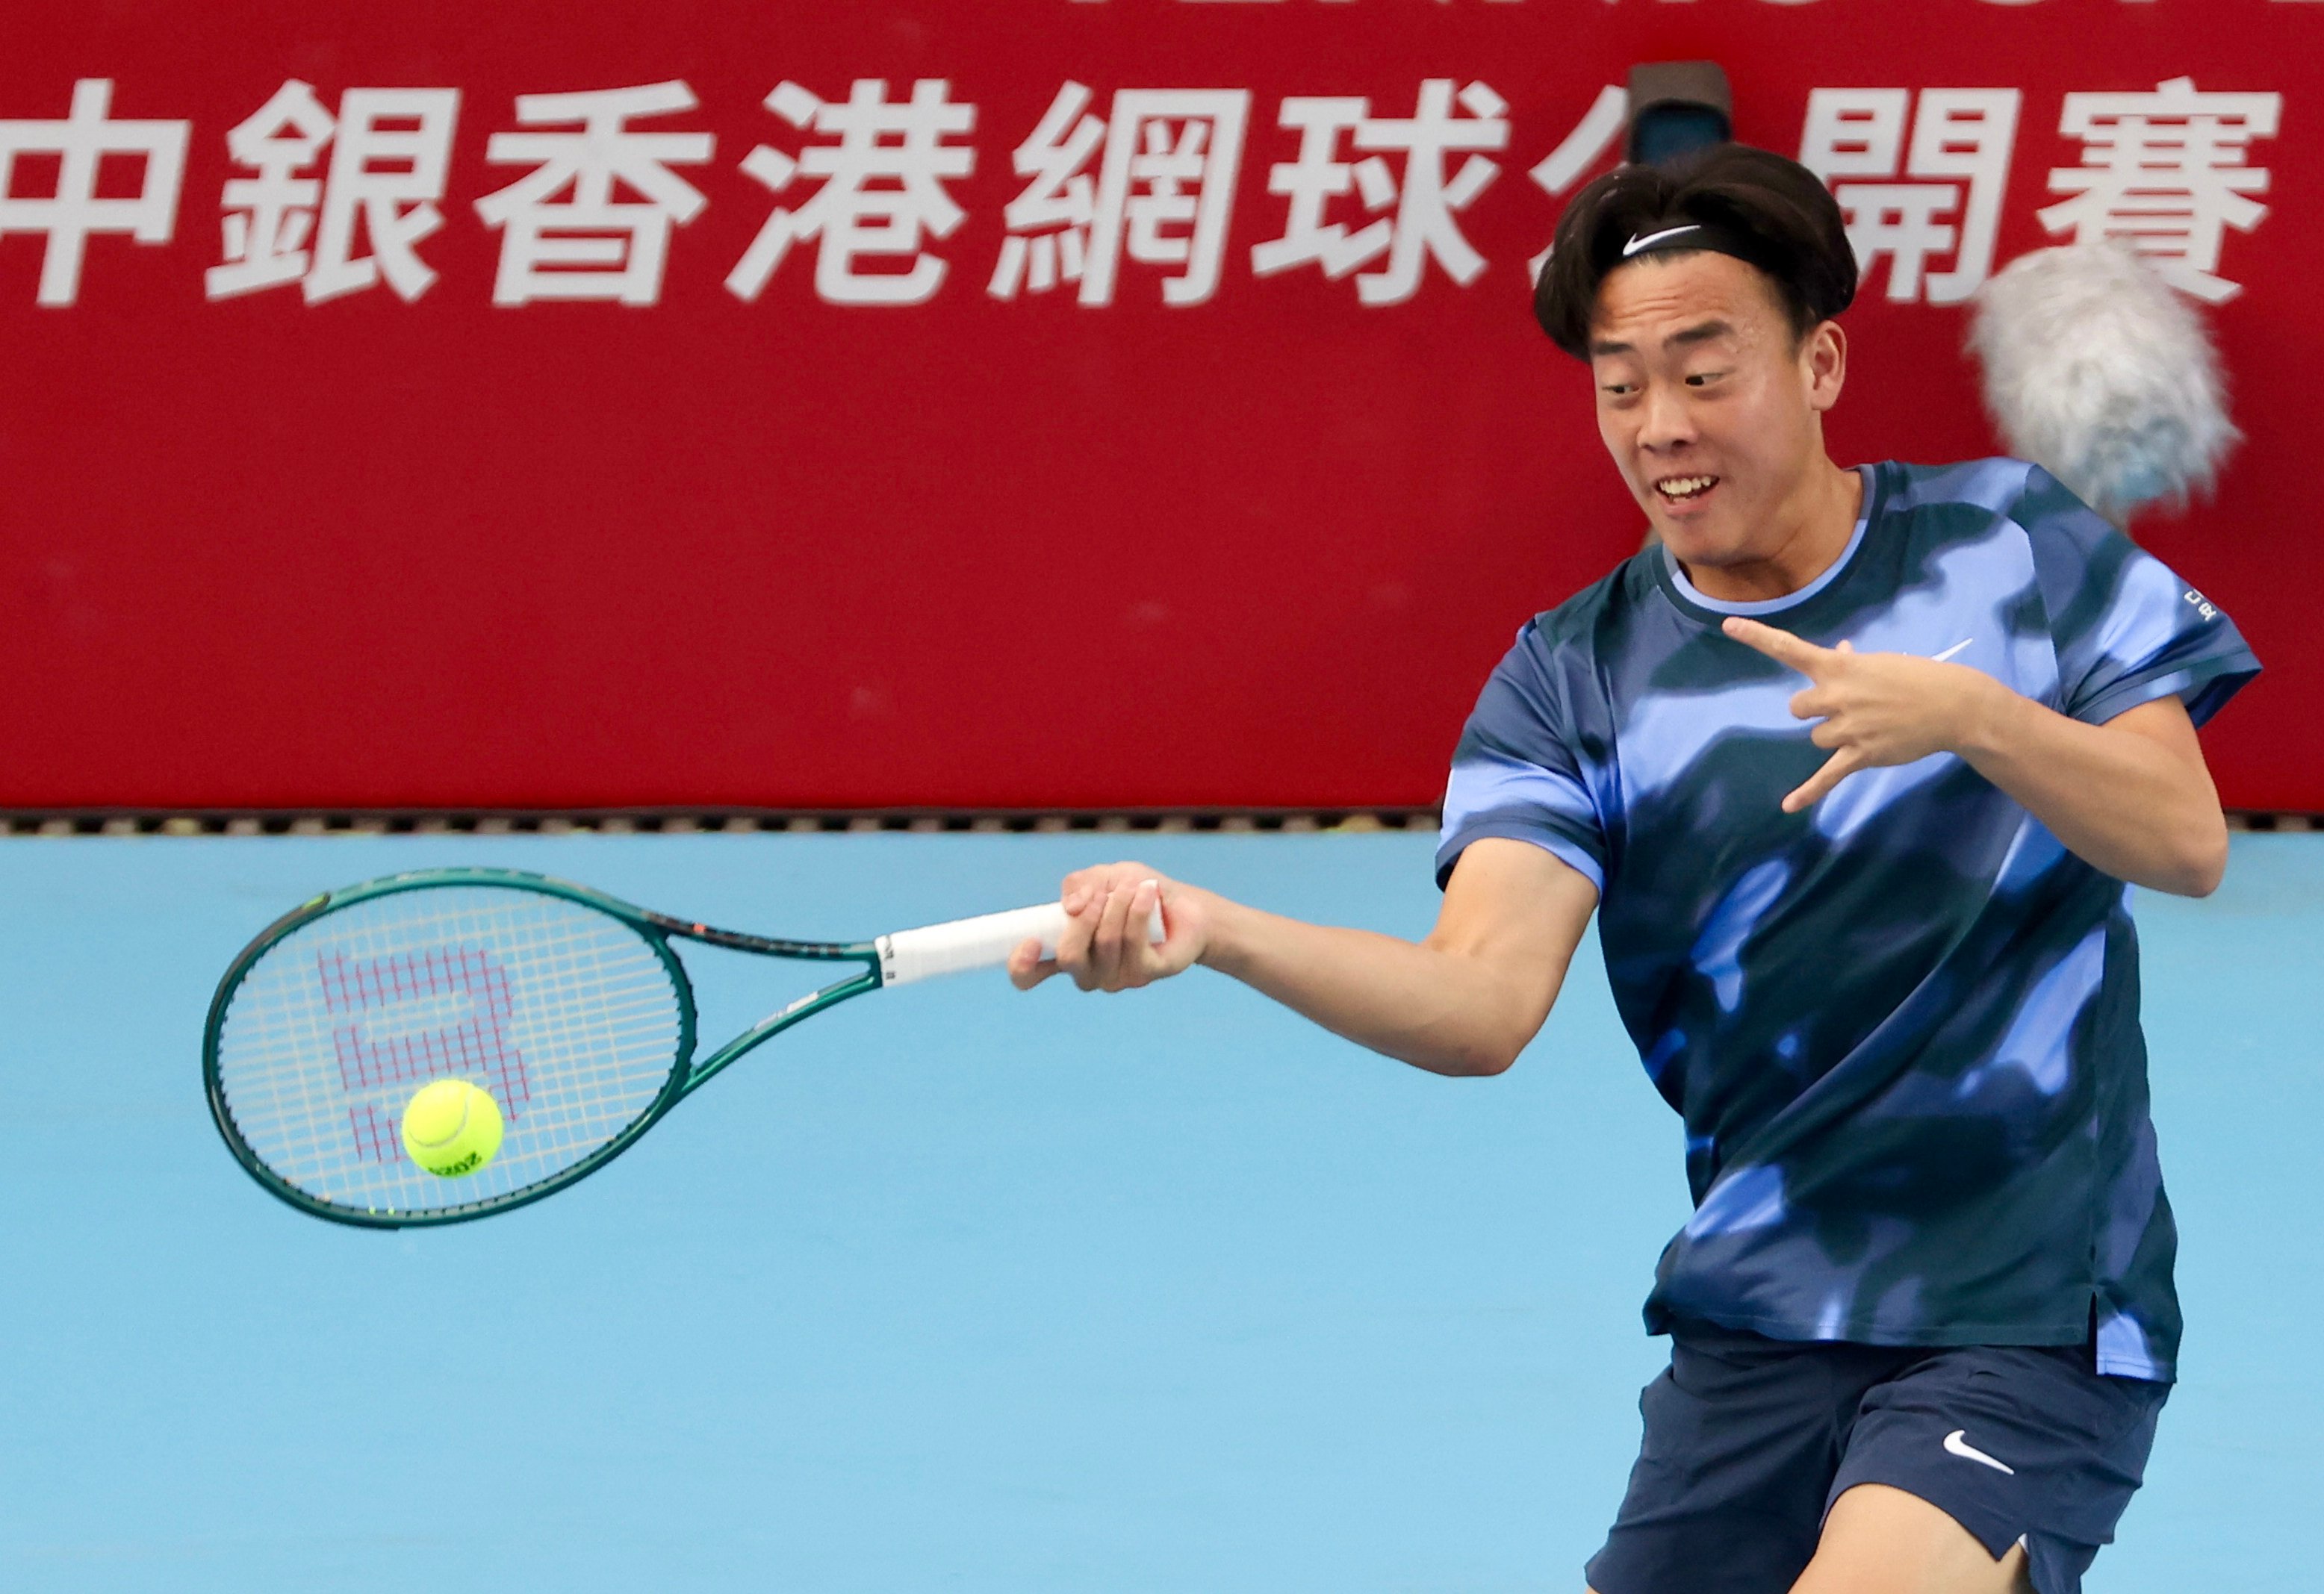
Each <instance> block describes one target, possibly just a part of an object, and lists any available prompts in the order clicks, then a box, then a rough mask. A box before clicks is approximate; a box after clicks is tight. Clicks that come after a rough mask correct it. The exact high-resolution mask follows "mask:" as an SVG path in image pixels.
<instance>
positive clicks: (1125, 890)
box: [1010, 862, 1171, 990]
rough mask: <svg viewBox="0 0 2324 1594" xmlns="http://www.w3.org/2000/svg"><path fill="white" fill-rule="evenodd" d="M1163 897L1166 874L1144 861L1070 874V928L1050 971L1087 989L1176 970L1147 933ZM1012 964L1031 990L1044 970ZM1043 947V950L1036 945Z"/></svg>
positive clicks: (1065, 894) (1119, 986) (1066, 897)
mask: <svg viewBox="0 0 2324 1594" xmlns="http://www.w3.org/2000/svg"><path fill="white" fill-rule="evenodd" d="M1161 899H1162V880H1161V877H1160V876H1159V875H1158V874H1157V873H1156V872H1155V871H1153V870H1150V869H1148V868H1146V867H1145V866H1144V865H1142V864H1139V863H1128V862H1125V863H1114V864H1108V865H1106V866H1104V867H1102V868H1099V869H1089V870H1083V871H1078V872H1076V873H1074V874H1071V875H1068V876H1066V877H1065V888H1064V889H1063V891H1062V893H1061V894H1060V900H1061V901H1062V902H1063V904H1064V906H1065V916H1066V917H1065V931H1064V933H1063V934H1062V935H1059V936H1058V938H1057V950H1056V956H1055V957H1054V958H1053V959H1051V960H1050V961H1049V963H1048V964H1047V965H1046V967H1047V969H1048V970H1050V971H1053V972H1058V973H1064V974H1068V975H1070V976H1072V978H1073V981H1074V984H1075V985H1077V986H1079V987H1080V988H1081V989H1082V990H1130V989H1131V988H1132V987H1134V986H1139V985H1144V984H1147V983H1148V982H1149V981H1153V980H1155V979H1157V978H1158V977H1159V976H1161V975H1163V974H1165V973H1168V972H1171V971H1170V970H1169V969H1168V968H1167V966H1166V959H1165V958H1164V957H1163V956H1162V955H1161V954H1160V953H1159V952H1158V951H1157V949H1156V947H1155V946H1154V944H1153V943H1152V941H1151V939H1150V938H1149V935H1148V928H1149V926H1150V925H1151V924H1152V922H1153V915H1154V911H1155V908H1157V905H1158V904H1159V903H1160V901H1161ZM1023 950H1024V949H1023V948H1021V947H1020V948H1019V955H1018V956H1012V957H1011V959H1010V979H1011V980H1012V981H1017V983H1018V984H1019V988H1020V989H1024V990H1030V989H1031V988H1032V986H1033V985H1034V984H1037V983H1038V982H1039V980H1040V979H1041V978H1044V977H1046V975H1045V974H1042V973H1039V972H1037V971H1038V970H1040V969H1042V968H1043V967H1044V965H1042V964H1040V963H1037V962H1036V963H1028V964H1026V965H1025V966H1024V969H1023V973H1022V975H1021V976H1020V974H1019V956H1021V954H1022V953H1023ZM1036 950H1037V948H1036Z"/></svg>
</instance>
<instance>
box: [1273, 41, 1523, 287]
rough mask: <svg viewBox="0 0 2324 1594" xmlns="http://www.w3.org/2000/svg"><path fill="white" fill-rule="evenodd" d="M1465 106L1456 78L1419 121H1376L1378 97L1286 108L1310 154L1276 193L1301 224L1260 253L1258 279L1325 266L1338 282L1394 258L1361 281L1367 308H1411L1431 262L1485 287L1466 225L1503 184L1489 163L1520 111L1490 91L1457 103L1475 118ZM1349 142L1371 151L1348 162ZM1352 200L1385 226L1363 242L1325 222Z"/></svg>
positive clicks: (1276, 181) (1440, 82)
mask: <svg viewBox="0 0 2324 1594" xmlns="http://www.w3.org/2000/svg"><path fill="white" fill-rule="evenodd" d="M1455 98H1456V96H1455V95H1454V93H1453V89H1452V78H1427V79H1426V80H1425V81H1424V82H1423V83H1422V84H1421V86H1420V95H1419V100H1418V104H1417V106H1416V108H1415V109H1414V112H1413V115H1411V116H1410V117H1408V118H1401V119H1398V118H1391V117H1386V116H1374V115H1372V114H1371V101H1370V100H1369V99H1367V98H1349V97H1334V98H1291V99H1286V100H1285V101H1284V102H1283V107H1282V111H1281V114H1280V122H1281V124H1282V125H1283V126H1285V127H1291V128H1296V129H1298V130H1299V154H1298V158H1297V159H1296V160H1293V161H1280V162H1278V163H1277V165H1276V167H1275V168H1274V170H1272V171H1270V172H1269V173H1268V182H1267V187H1268V192H1269V193H1273V194H1281V195H1283V196H1285V197H1286V198H1288V199H1289V200H1290V202H1291V204H1290V213H1289V215H1288V217H1287V218H1286V222H1285V226H1284V233H1283V236H1281V237H1279V238H1277V239H1275V240H1273V241H1272V242H1270V243H1266V244H1259V245H1257V246H1256V247H1255V248H1253V249H1252V250H1251V252H1250V264H1251V270H1252V272H1254V273H1256V274H1258V275H1259V276H1262V277H1264V276H1268V275H1271V274H1272V273H1274V272H1285V271H1289V270H1291V269H1292V268H1294V267H1296V266H1303V265H1316V266H1320V267H1322V268H1323V274H1324V275H1325V276H1327V277H1330V278H1332V279H1333V280H1334V281H1336V280H1338V279H1339V278H1341V277H1344V276H1346V275H1347V274H1348V273H1349V272H1352V271H1355V270H1356V269H1357V268H1359V267H1360V266H1364V265H1369V264H1370V263H1372V262H1374V261H1377V260H1381V259H1382V258H1383V257H1385V263H1384V264H1382V265H1381V266H1380V268H1379V270H1377V271H1372V272H1365V273H1363V274H1362V275H1361V276H1359V277H1358V278H1357V279H1356V297H1357V299H1359V300H1360V301H1361V302H1362V303H1364V304H1368V305H1382V304H1401V303H1403V302H1404V301H1405V300H1406V299H1410V298H1411V297H1412V296H1413V294H1414V293H1416V292H1417V291H1418V290H1419V288H1420V278H1421V273H1422V272H1423V271H1424V270H1425V267H1426V265H1427V263H1428V262H1429V261H1430V260H1434V261H1435V262H1436V263H1437V264H1438V265H1439V266H1440V267H1442V268H1443V272H1444V273H1445V275H1447V276H1449V277H1451V278H1452V280H1453V281H1455V282H1458V283H1460V284H1461V285H1462V287H1464V288H1465V287H1467V286H1468V285H1469V284H1470V283H1471V282H1473V281H1476V280H1477V278H1478V276H1479V275H1480V273H1481V272H1483V271H1484V269H1485V258H1484V256H1483V255H1481V254H1479V253H1477V251H1476V249H1475V248H1474V247H1473V246H1472V245H1471V244H1470V242H1469V240H1468V238H1467V236H1466V235H1463V234H1462V231H1461V225H1460V222H1459V220H1458V219H1457V217H1458V216H1459V213H1460V212H1462V211H1463V210H1466V209H1467V208H1468V207H1470V206H1471V204H1472V203H1474V202H1475V200H1476V198H1477V196H1478V195H1480V194H1481V193H1483V192H1484V191H1485V189H1487V187H1489V185H1490V184H1491V182H1492V180H1493V179H1494V178H1495V177H1497V176H1499V173H1500V170H1501V169H1500V166H1499V163H1498V162H1496V161H1489V160H1487V159H1486V158H1485V156H1484V155H1483V154H1482V153H1480V152H1482V151H1486V150H1505V149H1507V148H1508V143H1509V123H1508V103H1507V102H1506V101H1504V100H1503V99H1502V98H1501V97H1500V96H1499V95H1498V94H1496V93H1494V92H1493V90H1492V89H1491V88H1488V87H1487V86H1486V85H1485V84H1483V83H1471V84H1470V85H1469V86H1468V87H1467V88H1462V90H1461V91H1460V93H1459V95H1458V96H1457V98H1458V101H1459V107H1460V109H1461V110H1462V111H1464V112H1466V113H1467V115H1455V114H1454V101H1455ZM1342 139H1345V140H1347V141H1348V143H1349V145H1350V147H1351V148H1352V149H1353V150H1356V151H1362V152H1369V153H1366V154H1365V155H1364V156H1363V158H1362V159H1360V160H1358V161H1343V160H1342V159H1341V158H1340V156H1341V146H1342ZM1394 153H1401V154H1402V155H1403V156H1404V162H1403V170H1402V172H1401V173H1400V174H1399V173H1398V172H1397V170H1396V169H1395V168H1393V167H1391V166H1390V165H1389V164H1388V161H1387V160H1386V159H1385V158H1384V157H1385V156H1386V155H1388V154H1394ZM1463 153H1465V154H1467V155H1468V159H1467V160H1465V161H1462V163H1461V166H1460V169H1459V170H1456V171H1454V172H1453V173H1452V175H1451V176H1450V177H1449V178H1448V177H1447V176H1446V173H1445V166H1446V164H1447V161H1448V160H1449V158H1450V157H1452V156H1453V155H1456V154H1463ZM1351 189H1352V190H1353V191H1354V193H1355V194H1356V196H1357V198H1359V199H1360V201H1361V202H1362V205H1363V208H1364V209H1365V211H1367V212H1369V213H1370V214H1372V215H1374V216H1378V217H1379V219H1378V220H1376V221H1373V222H1370V223H1369V224H1367V225H1366V226H1363V227H1361V228H1360V229H1358V230H1357V231H1355V232H1353V233H1351V232H1350V231H1349V230H1348V228H1347V226H1346V224H1344V223H1342V222H1336V221H1327V220H1325V219H1324V217H1325V214H1326V212H1327V211H1328V210H1329V209H1330V207H1331V204H1332V201H1333V200H1334V199H1337V198H1343V197H1344V196H1346V195H1347V194H1348V193H1349V192H1350V191H1351ZM1383 211H1393V213H1394V214H1393V215H1392V216H1382V215H1380V213H1381V212H1383Z"/></svg>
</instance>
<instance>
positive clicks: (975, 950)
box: [874, 902, 1162, 986]
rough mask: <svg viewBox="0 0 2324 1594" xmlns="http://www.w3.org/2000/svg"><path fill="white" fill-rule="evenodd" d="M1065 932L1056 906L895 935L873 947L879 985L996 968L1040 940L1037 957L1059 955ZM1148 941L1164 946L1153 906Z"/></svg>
mask: <svg viewBox="0 0 2324 1594" xmlns="http://www.w3.org/2000/svg"><path fill="white" fill-rule="evenodd" d="M1064 934H1065V908H1063V907H1062V906H1060V905H1059V904H1057V903H1055V902H1045V903H1043V904H1042V905H1041V906H1039V907H1038V908H1010V910H1009V911H1008V912H1006V913H987V914H982V915H980V916H978V917H975V918H956V919H954V920H953V921H952V922H951V923H949V924H942V925H930V926H927V928H925V929H919V930H899V931H897V932H896V933H895V934H894V935H882V936H881V937H880V939H879V940H878V941H877V942H876V943H874V944H875V945H877V946H878V947H879V948H880V983H881V985H883V986H885V985H908V984H909V983H911V982H912V981H915V980H933V979H935V978H936V976H937V975H939V974H958V973H961V972H964V971H966V970H969V969H993V968H999V967H1000V966H1001V964H1002V963H1007V962H1008V961H1009V954H1010V953H1012V952H1014V951H1016V950H1017V948H1018V947H1019V946H1020V945H1022V944H1024V943H1025V942H1027V941H1029V940H1031V939H1033V938H1034V937H1036V936H1038V937H1039V938H1040V942H1041V955H1042V956H1043V957H1055V956H1056V955H1057V937H1058V936H1060V935H1064ZM1146 935H1147V938H1148V940H1150V941H1152V942H1153V943H1154V944H1156V945H1157V946H1159V945H1160V944H1162V909H1161V907H1160V905H1159V904H1157V905H1156V907H1155V909H1154V912H1153V914H1152V916H1151V917H1148V920H1147V922H1146Z"/></svg>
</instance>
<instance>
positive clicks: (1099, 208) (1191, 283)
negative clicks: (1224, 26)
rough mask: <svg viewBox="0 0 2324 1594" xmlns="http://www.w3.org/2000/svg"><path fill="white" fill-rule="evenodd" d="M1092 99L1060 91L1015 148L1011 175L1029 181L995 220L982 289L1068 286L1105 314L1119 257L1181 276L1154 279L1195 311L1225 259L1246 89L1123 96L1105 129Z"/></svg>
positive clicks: (1079, 91)
mask: <svg viewBox="0 0 2324 1594" xmlns="http://www.w3.org/2000/svg"><path fill="white" fill-rule="evenodd" d="M1090 99H1091V93H1090V90H1089V89H1088V88H1086V87H1084V85H1082V84H1079V83H1071V82H1069V83H1067V84H1065V87H1064V88H1060V89H1058V90H1057V96H1056V99H1054V100H1052V101H1051V102H1050V105H1049V108H1048V110H1047V112H1045V113H1043V115H1042V117H1041V120H1040V121H1039V123H1038V124H1036V125H1035V127H1034V129H1033V131H1032V133H1031V134H1030V135H1028V137H1027V138H1026V140H1025V142H1024V143H1021V144H1019V145H1018V146H1017V151H1016V155H1015V170H1016V173H1017V175H1018V176H1019V177H1022V178H1027V179H1029V181H1028V183H1027V185H1026V187H1025V189H1024V191H1023V192H1021V193H1020V194H1019V195H1018V196H1017V198H1014V199H1012V200H1010V203H1009V207H1008V208H1007V210H1006V211H1005V212H1004V213H1003V217H1004V219H1005V220H1006V221H1007V223H1008V226H1009V236H1008V237H1007V238H1006V239H1004V240H1003V241H1002V243H1001V255H1000V258H999V260H998V261H997V262H996V263H994V266H993V270H992V278H991V282H990V283H989V284H988V286H987V288H986V291H987V292H989V293H991V295H992V296H993V297H994V298H995V299H1014V298H1015V297H1016V296H1017V293H1018V290H1019V289H1020V288H1022V289H1024V290H1027V291H1029V292H1034V293H1041V292H1046V291H1047V290H1049V289H1051V288H1053V287H1055V286H1056V284H1057V283H1059V282H1060V281H1065V282H1074V281H1078V282H1079V283H1080V284H1081V290H1080V299H1081V302H1082V303H1084V304H1085V305H1104V304H1111V303H1112V302H1113V291H1114V284H1115V281H1116V279H1117V278H1118V276H1119V275H1120V268H1121V262H1122V259H1123V257H1124V256H1127V257H1128V258H1129V259H1130V260H1132V261H1135V262H1137V263H1139V264H1141V265H1153V266H1177V267H1179V268H1180V270H1179V271H1178V272H1177V274H1176V275H1175V276H1171V277H1166V278H1165V279H1164V280H1163V282H1162V299H1163V302H1164V303H1165V304H1169V305H1177V306H1184V305H1195V304H1201V303H1203V302H1204V301H1205V300H1207V299H1209V298H1210V297H1211V296H1212V295H1213V293H1215V292H1217V291H1218V286H1219V274H1220V270H1221V267H1222V264H1223V263H1224V261H1225V257H1226V245H1227V227H1228V223H1229V221H1230V220H1231V217H1232V216H1233V212H1234V194H1235V182H1236V180H1237V178H1238V176H1239V175H1240V171H1241V168H1242V148H1243V135H1244V132H1245V130H1246V128H1247V126H1248V125H1249V123H1250V90H1248V89H1242V88H1125V89H1121V90H1119V91H1118V92H1116V93H1115V95H1114V97H1113V106H1112V110H1111V117H1110V118H1109V120H1107V121H1104V122H1101V121H1099V120H1098V118H1097V117H1096V116H1095V115H1089V114H1086V113H1087V109H1088V106H1089V103H1090ZM1093 161H1095V162H1096V163H1097V168H1098V170H1097V173H1096V176H1095V179H1094V180H1092V177H1091V173H1090V170H1089V168H1090V165H1091V163H1092V162H1093Z"/></svg>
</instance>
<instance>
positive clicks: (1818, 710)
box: [1792, 686, 1840, 720]
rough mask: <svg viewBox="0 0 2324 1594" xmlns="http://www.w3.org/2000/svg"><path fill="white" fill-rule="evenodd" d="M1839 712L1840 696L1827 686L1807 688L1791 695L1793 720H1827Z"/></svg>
mask: <svg viewBox="0 0 2324 1594" xmlns="http://www.w3.org/2000/svg"><path fill="white" fill-rule="evenodd" d="M1839 712H1840V694H1839V693H1837V692H1835V691H1833V690H1832V689H1831V688H1830V687H1829V686H1807V687H1803V688H1802V689H1801V690H1799V691H1797V692H1794V693H1793V694H1792V717H1793V718H1794V719H1795V720H1821V719H1829V718H1831V716H1832V715H1833V714H1838V713H1839Z"/></svg>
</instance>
